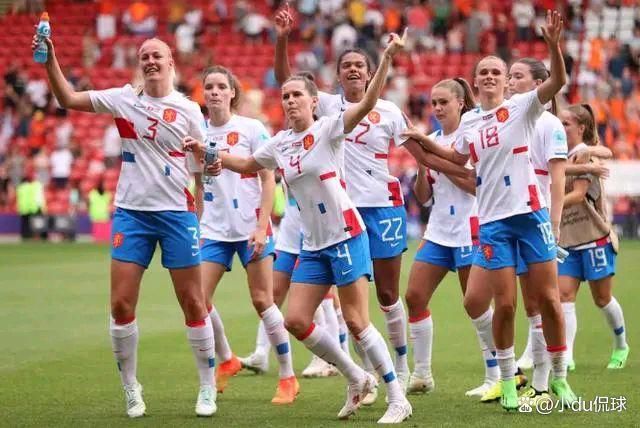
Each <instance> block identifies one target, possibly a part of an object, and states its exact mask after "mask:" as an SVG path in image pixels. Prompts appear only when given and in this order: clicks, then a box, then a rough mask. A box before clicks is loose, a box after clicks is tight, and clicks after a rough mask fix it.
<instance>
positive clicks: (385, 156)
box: [375, 153, 389, 159]
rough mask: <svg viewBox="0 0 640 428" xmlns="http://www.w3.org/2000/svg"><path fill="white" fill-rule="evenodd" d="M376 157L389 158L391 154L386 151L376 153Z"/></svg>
mask: <svg viewBox="0 0 640 428" xmlns="http://www.w3.org/2000/svg"><path fill="white" fill-rule="evenodd" d="M375 158H376V159H389V155H388V154H386V153H376V154H375Z"/></svg>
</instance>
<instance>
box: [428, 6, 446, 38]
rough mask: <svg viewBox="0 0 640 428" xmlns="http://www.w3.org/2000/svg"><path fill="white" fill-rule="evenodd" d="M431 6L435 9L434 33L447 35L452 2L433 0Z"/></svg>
mask: <svg viewBox="0 0 640 428" xmlns="http://www.w3.org/2000/svg"><path fill="white" fill-rule="evenodd" d="M431 8H432V10H433V20H432V27H433V28H432V33H433V35H434V36H439V37H444V36H446V35H447V30H448V28H447V24H448V22H449V17H450V16H451V2H449V1H448V0H433V1H432V2H431Z"/></svg>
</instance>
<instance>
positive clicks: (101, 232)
mask: <svg viewBox="0 0 640 428" xmlns="http://www.w3.org/2000/svg"><path fill="white" fill-rule="evenodd" d="M112 199H113V196H112V194H111V192H108V191H105V190H104V187H103V184H102V181H101V182H100V183H98V186H97V187H96V188H95V189H93V190H91V191H90V192H89V195H88V197H87V200H88V208H89V218H90V219H91V229H92V235H93V238H94V241H95V242H108V241H109V237H110V233H109V229H110V228H109V220H110V219H111V213H110V208H109V207H110V206H111V202H112Z"/></svg>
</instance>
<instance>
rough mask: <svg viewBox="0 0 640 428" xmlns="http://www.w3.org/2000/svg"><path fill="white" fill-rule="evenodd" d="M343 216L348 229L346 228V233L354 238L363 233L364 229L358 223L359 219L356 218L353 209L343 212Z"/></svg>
mask: <svg viewBox="0 0 640 428" xmlns="http://www.w3.org/2000/svg"><path fill="white" fill-rule="evenodd" d="M342 216H343V217H344V222H345V224H346V227H345V228H344V231H345V232H348V233H349V235H351V236H352V237H353V236H358V235H359V234H360V233H362V227H361V226H360V223H359V222H358V217H357V216H356V213H355V211H354V210H353V208H350V209H348V210H345V211H343V212H342Z"/></svg>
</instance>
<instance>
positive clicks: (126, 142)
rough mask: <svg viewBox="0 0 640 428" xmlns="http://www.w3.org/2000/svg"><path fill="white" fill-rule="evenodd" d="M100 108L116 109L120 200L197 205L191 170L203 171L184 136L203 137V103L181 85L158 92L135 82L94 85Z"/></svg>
mask: <svg viewBox="0 0 640 428" xmlns="http://www.w3.org/2000/svg"><path fill="white" fill-rule="evenodd" d="M89 97H90V99H91V104H92V105H93V109H94V110H95V111H96V112H97V113H111V114H112V115H113V117H114V119H115V122H116V127H117V128H118V133H119V134H120V138H121V140H122V169H121V171H120V178H119V179H118V187H117V190H116V196H115V205H116V206H117V207H120V208H125V209H131V210H139V211H195V200H194V198H193V196H192V195H191V193H190V192H189V190H188V186H189V181H190V173H191V172H198V171H201V169H202V168H201V166H200V165H198V164H197V163H196V162H195V160H194V158H193V155H192V154H191V153H185V152H183V151H182V138H183V137H185V136H187V135H190V136H192V137H194V138H196V139H198V140H200V141H202V136H203V135H202V127H203V124H204V118H203V116H202V113H201V112H200V107H199V106H198V104H196V103H194V102H193V101H190V100H188V99H187V98H186V97H185V96H184V95H182V94H181V93H179V92H177V91H173V92H171V93H170V94H169V95H167V96H166V97H162V98H153V97H150V96H148V95H147V94H144V93H136V90H135V89H134V88H133V87H132V86H131V85H126V86H124V87H122V88H112V89H106V90H103V91H89Z"/></svg>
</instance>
